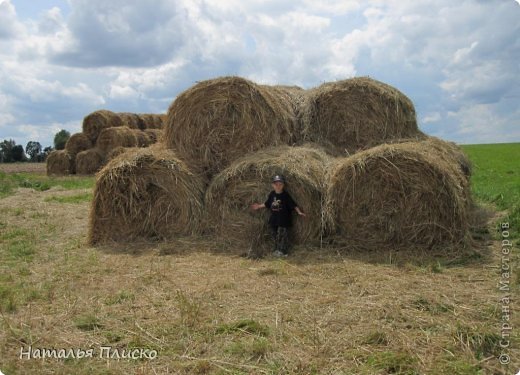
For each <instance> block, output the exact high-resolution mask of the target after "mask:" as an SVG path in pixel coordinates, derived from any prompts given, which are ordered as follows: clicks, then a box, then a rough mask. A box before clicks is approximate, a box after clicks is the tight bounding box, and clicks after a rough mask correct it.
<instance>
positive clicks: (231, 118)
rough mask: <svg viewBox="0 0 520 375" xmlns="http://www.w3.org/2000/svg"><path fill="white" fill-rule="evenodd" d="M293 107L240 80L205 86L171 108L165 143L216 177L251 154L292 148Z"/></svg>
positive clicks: (214, 81)
mask: <svg viewBox="0 0 520 375" xmlns="http://www.w3.org/2000/svg"><path fill="white" fill-rule="evenodd" d="M289 107H290V106H288V105H284V104H282V103H280V101H279V100H278V99H277V98H276V97H274V96H273V95H272V94H271V93H270V92H269V90H267V89H266V88H265V87H262V86H259V85H256V84H255V83H253V82H251V81H248V80H246V79H243V78H240V77H223V78H217V79H212V80H208V81H203V82H200V83H198V84H196V85H195V86H193V87H191V88H190V89H188V90H186V91H184V92H183V93H182V94H180V95H179V96H178V97H177V98H176V99H175V101H174V102H173V103H172V105H171V106H170V108H169V110H168V121H167V124H166V129H165V134H164V143H165V145H166V146H167V147H168V148H171V149H175V150H176V151H177V152H178V153H179V156H181V157H182V158H183V159H184V160H186V161H188V162H189V163H190V165H193V166H194V167H195V168H196V169H197V170H200V171H202V172H204V173H205V174H206V175H208V176H212V175H214V174H215V173H218V172H219V171H221V170H222V169H223V168H225V167H226V166H228V165H229V164H230V163H231V162H232V161H233V160H235V159H237V158H238V157H240V156H243V155H245V154H247V153H249V152H252V151H256V150H258V149H261V148H264V147H266V146H276V145H282V144H287V143H289V142H290V141H291V139H292V137H293V136H292V134H291V132H292V129H293V127H294V125H293V122H294V113H292V112H291V111H290V110H288V108H289Z"/></svg>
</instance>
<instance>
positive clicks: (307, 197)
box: [205, 146, 330, 251]
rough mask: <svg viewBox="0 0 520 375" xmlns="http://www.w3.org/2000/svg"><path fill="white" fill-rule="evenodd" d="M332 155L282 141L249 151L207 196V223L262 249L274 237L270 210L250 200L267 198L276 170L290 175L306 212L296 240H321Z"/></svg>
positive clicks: (294, 194)
mask: <svg viewBox="0 0 520 375" xmlns="http://www.w3.org/2000/svg"><path fill="white" fill-rule="evenodd" d="M329 161H330V159H329V157H328V156H327V155H326V154H325V153H324V152H323V151H321V150H319V149H317V148H312V147H310V146H305V147H289V146H281V147H277V148H270V149H264V150H261V151H258V152H256V153H252V154H249V155H247V156H245V157H243V158H241V159H239V160H236V161H235V162H234V163H233V164H232V165H231V166H229V167H228V168H226V169H225V170H223V171H222V172H220V173H219V174H218V175H216V176H215V177H214V178H213V180H212V181H211V183H210V185H209V187H208V189H207V191H206V196H205V202H206V211H207V218H206V221H207V223H206V226H207V227H208V228H210V229H212V230H213V231H214V232H215V233H216V234H217V235H218V236H219V237H220V238H222V239H224V240H226V239H228V240H230V241H231V242H233V243H234V244H237V245H239V246H241V248H242V249H244V247H245V248H249V249H251V250H253V251H257V250H258V248H257V247H259V248H261V247H263V245H265V244H266V243H268V241H269V238H270V237H269V228H268V226H267V218H268V216H269V213H268V212H267V211H268V210H264V211H263V212H259V211H256V212H255V211H252V210H251V208H250V207H251V204H252V203H254V202H258V203H263V202H265V200H266V198H267V196H268V194H269V192H270V191H271V190H272V188H271V178H272V176H273V175H276V174H281V175H283V176H285V178H286V186H285V187H286V191H288V192H289V193H290V194H291V196H292V197H293V199H294V200H295V201H296V203H297V204H298V206H299V207H300V208H301V210H302V211H304V212H305V213H306V214H307V216H306V217H305V218H301V217H298V218H295V220H294V223H293V229H292V231H291V232H292V235H293V237H294V238H293V240H294V242H295V243H300V244H301V243H306V242H308V241H314V240H318V239H320V236H321V233H322V215H321V212H322V204H323V196H324V187H325V171H326V168H327V164H328V163H329Z"/></svg>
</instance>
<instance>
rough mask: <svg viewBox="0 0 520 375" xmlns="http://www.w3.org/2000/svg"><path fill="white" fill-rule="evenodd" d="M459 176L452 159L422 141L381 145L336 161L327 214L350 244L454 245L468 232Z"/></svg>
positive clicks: (329, 184) (464, 198)
mask: <svg viewBox="0 0 520 375" xmlns="http://www.w3.org/2000/svg"><path fill="white" fill-rule="evenodd" d="M460 181H461V176H460V172H459V171H458V169H457V168H455V167H454V166H453V163H449V162H448V161H447V160H444V159H443V158H442V157H440V155H439V153H438V152H437V150H435V149H434V148H432V147H428V145H427V144H426V143H425V142H408V143H401V144H385V145H380V146H377V147H374V148H372V149H369V150H365V151H362V152H359V153H357V154H355V155H353V156H351V157H346V158H341V159H339V160H338V162H337V164H336V165H335V167H334V168H333V169H332V172H331V174H330V179H329V183H328V189H327V209H326V210H325V214H326V216H327V217H328V218H329V222H333V223H334V225H335V228H336V234H337V235H339V237H341V238H342V239H343V240H345V241H346V242H347V244H349V245H352V246H359V247H362V248H369V249H375V248H378V247H381V246H386V247H392V248H396V247H400V246H402V247H426V248H429V247H434V246H448V245H457V244H461V243H463V242H464V241H466V240H467V233H468V211H467V197H468V191H467V189H465V188H464V186H461V184H460Z"/></svg>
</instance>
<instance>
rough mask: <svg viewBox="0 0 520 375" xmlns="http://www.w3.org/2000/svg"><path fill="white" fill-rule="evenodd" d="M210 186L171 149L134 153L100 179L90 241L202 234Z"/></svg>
mask: <svg viewBox="0 0 520 375" xmlns="http://www.w3.org/2000/svg"><path fill="white" fill-rule="evenodd" d="M204 187H205V185H204V182H203V181H202V179H201V178H200V177H198V176H196V175H194V174H193V173H192V172H191V171H190V170H189V169H188V167H187V166H186V164H184V163H183V162H182V161H181V160H179V159H178V158H177V156H176V155H175V153H174V152H173V151H171V150H165V149H160V148H157V147H148V148H134V149H130V150H128V151H126V152H125V153H123V154H121V155H119V156H118V157H116V158H115V159H113V160H111V161H110V162H109V163H108V164H107V165H106V166H105V167H104V168H103V169H102V170H101V171H100V172H99V173H98V174H97V178H96V186H95V189H94V199H93V202H92V207H91V212H90V224H89V235H88V236H89V242H90V243H91V244H98V243H106V242H110V241H116V242H128V241H131V240H134V239H137V238H141V239H172V238H175V237H178V236H182V235H189V234H196V233H198V232H199V231H200V218H201V216H202V210H203V194H204Z"/></svg>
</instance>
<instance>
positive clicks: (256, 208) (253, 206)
mask: <svg viewBox="0 0 520 375" xmlns="http://www.w3.org/2000/svg"><path fill="white" fill-rule="evenodd" d="M262 207H263V205H262V204H260V203H253V204H252V205H251V209H252V210H255V211H256V210H258V209H260V208H262Z"/></svg>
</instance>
